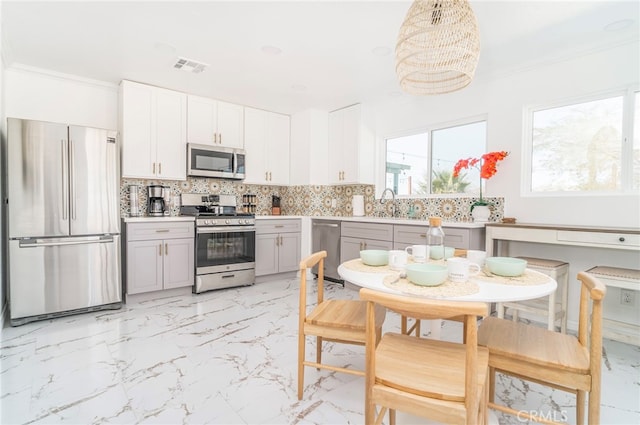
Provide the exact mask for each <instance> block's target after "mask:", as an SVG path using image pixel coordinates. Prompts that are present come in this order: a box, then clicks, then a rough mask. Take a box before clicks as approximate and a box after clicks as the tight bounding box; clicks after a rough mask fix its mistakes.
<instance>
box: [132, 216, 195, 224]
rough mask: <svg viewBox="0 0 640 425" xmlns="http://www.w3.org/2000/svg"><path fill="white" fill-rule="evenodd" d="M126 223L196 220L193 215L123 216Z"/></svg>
mask: <svg viewBox="0 0 640 425" xmlns="http://www.w3.org/2000/svg"><path fill="white" fill-rule="evenodd" d="M122 219H123V220H124V222H125V223H161V222H167V221H195V220H196V218H195V217H191V216H180V215H177V216H164V217H149V216H143V217H122Z"/></svg>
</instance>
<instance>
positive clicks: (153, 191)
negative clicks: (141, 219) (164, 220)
mask: <svg viewBox="0 0 640 425" xmlns="http://www.w3.org/2000/svg"><path fill="white" fill-rule="evenodd" d="M147 189H148V191H149V205H148V207H147V211H148V212H149V216H151V217H161V216H163V215H165V211H166V204H165V202H164V195H165V190H166V188H165V187H164V186H160V185H157V184H153V185H150V186H147Z"/></svg>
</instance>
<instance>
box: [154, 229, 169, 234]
mask: <svg viewBox="0 0 640 425" xmlns="http://www.w3.org/2000/svg"><path fill="white" fill-rule="evenodd" d="M168 232H169V229H160V230H156V233H168Z"/></svg>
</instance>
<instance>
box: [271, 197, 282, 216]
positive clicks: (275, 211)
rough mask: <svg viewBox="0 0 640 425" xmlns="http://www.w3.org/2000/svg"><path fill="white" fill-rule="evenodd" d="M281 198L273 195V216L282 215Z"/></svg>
mask: <svg viewBox="0 0 640 425" xmlns="http://www.w3.org/2000/svg"><path fill="white" fill-rule="evenodd" d="M280 213H281V210H280V197H279V196H276V195H273V196H272V197H271V215H280Z"/></svg>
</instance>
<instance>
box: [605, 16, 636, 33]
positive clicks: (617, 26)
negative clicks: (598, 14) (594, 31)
mask: <svg viewBox="0 0 640 425" xmlns="http://www.w3.org/2000/svg"><path fill="white" fill-rule="evenodd" d="M633 22H634V21H633V19H621V20H619V21H614V22H611V23H609V24H607V25H605V27H604V30H605V31H609V32H613V31H622V30H624V29H627V28H629V27H630V26H631V25H633Z"/></svg>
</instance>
